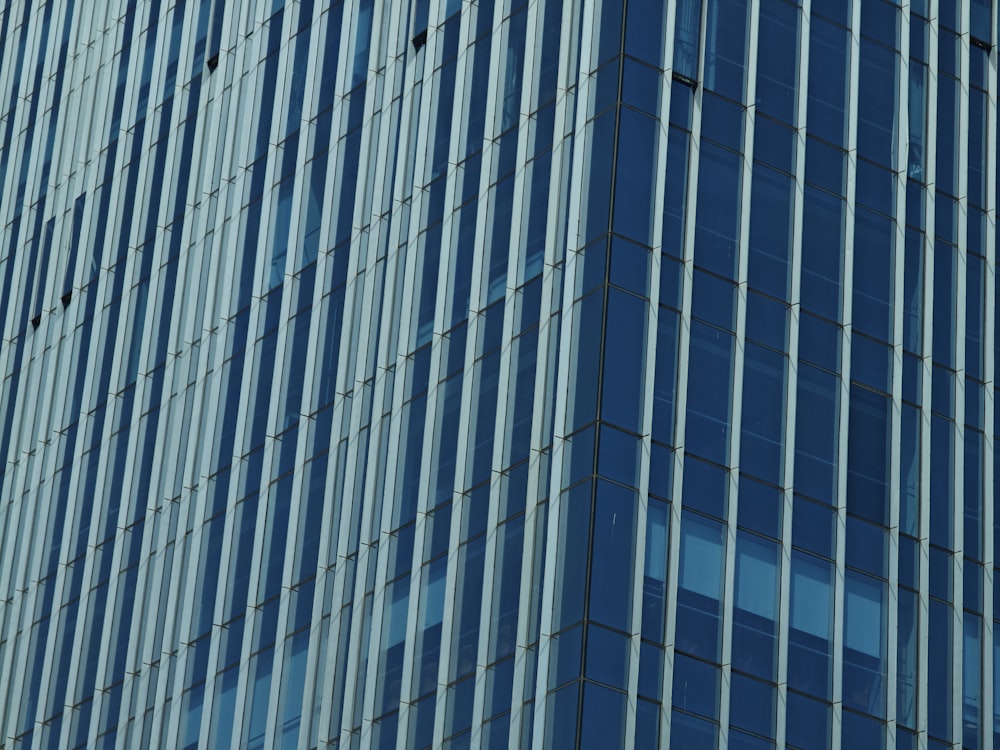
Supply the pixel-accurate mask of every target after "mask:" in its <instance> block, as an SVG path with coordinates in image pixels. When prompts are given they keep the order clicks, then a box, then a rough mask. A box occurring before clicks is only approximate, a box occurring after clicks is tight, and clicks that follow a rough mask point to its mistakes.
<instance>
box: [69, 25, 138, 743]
mask: <svg viewBox="0 0 1000 750" xmlns="http://www.w3.org/2000/svg"><path fill="white" fill-rule="evenodd" d="M118 28H119V29H120V24H119V26H118ZM129 64H130V66H131V65H134V64H135V59H133V58H130V61H129ZM104 72H105V75H104V76H99V77H98V78H99V79H103V80H108V79H110V78H111V76H112V74H116V73H117V68H116V67H113V66H110V65H109V66H107V67H106V68H105V71H104ZM99 83H100V80H98V81H95V85H99ZM109 114H110V112H108V113H107V114H106V115H105V116H109ZM95 115H96V112H95ZM119 145H121V144H119ZM100 173H101V170H100V163H99V160H98V162H97V163H95V164H94V167H93V168H92V169H90V170H89V174H90V175H91V176H92V177H93V180H94V185H93V186H92V188H91V189H93V187H96V180H97V179H99V175H100ZM88 182H90V180H88ZM93 205H94V204H93V201H88V202H87V203H86V204H85V214H84V216H85V225H89V221H87V218H88V217H89V215H91V214H92V213H93ZM114 230H115V222H114V221H113V219H112V217H111V216H110V213H109V221H108V229H107V231H108V232H109V233H113V232H114ZM95 241H101V239H100V238H95ZM81 242H83V239H81ZM86 260H87V259H86V257H85V253H84V254H81V256H80V258H79V259H78V264H79V267H81V268H82V267H83V266H84V265H85V264H86ZM109 282H111V279H110V278H109V277H108V274H99V275H98V278H97V282H96V284H97V288H96V290H91V292H90V293H91V294H102V293H103V295H104V296H105V297H106V296H107V293H108V289H109V288H108V284H109ZM81 314H82V311H81ZM103 324H104V320H103V316H102V315H101V313H100V310H97V311H95V318H94V321H93V322H92V323H91V325H98V326H100V325H103ZM102 348H103V346H102V341H101V337H100V335H97V336H94V337H92V338H91V341H90V351H91V355H90V356H89V357H88V361H93V360H94V358H95V355H97V354H98V353H99V352H100V351H101V349H102ZM93 383H94V378H93V375H91V376H90V377H88V379H87V385H88V386H90V387H89V388H86V389H85V393H84V398H83V401H82V403H84V404H86V403H87V402H88V398H87V394H86V391H89V390H91V389H92V387H93ZM71 416H72V415H71ZM81 419H82V420H85V419H86V416H85V415H81ZM85 448H86V434H85V432H84V434H82V435H79V436H78V438H77V443H76V447H75V448H74V460H73V461H72V462H71V464H70V465H71V466H74V467H79V466H80V465H81V463H82V456H83V455H84V452H85ZM95 470H96V469H95ZM74 475H75V476H74V478H73V479H72V480H71V483H70V491H69V496H70V498H73V497H77V496H78V494H77V493H78V492H79V489H80V474H79V472H74ZM99 511H100V508H99V507H96V508H94V513H95V514H96V513H98V512H99ZM75 528H76V527H75V524H67V525H66V527H65V529H64V543H63V549H67V548H68V542H69V541H70V540H72V538H73V532H74V531H75ZM92 533H96V529H94V532H92ZM65 554H66V553H64V555H65ZM120 558H121V553H120V550H119V551H117V552H115V557H114V558H113V563H112V569H113V570H117V569H118V568H117V567H115V564H114V560H118V561H119V567H120ZM94 562H95V561H94V556H92V555H89V556H87V557H86V558H85V560H84V563H83V564H84V572H83V577H84V583H85V585H84V589H83V591H82V592H81V596H80V604H79V607H80V614H79V615H78V618H77V624H76V634H75V636H74V640H75V641H76V642H78V643H83V642H84V640H85V639H84V636H85V634H86V632H87V626H88V618H87V611H88V605H89V604H90V593H91V589H90V585H93V584H95V583H97V582H96V581H95V580H94V576H95V569H94ZM88 581H89V582H90V584H87V582H88ZM116 584H117V579H116V580H115V581H114V583H113V582H112V581H109V582H108V584H107V585H108V592H109V600H108V601H109V605H108V606H109V607H110V606H113V604H111V602H114V599H113V598H110V597H112V596H113V595H114V591H116ZM107 627H108V624H107V623H106V622H105V626H104V628H102V629H103V630H104V631H105V632H106V628H107ZM102 643H103V644H104V646H103V648H102V651H105V650H106V649H107V647H108V638H106V637H105V638H104V639H103V640H102ZM82 653H83V651H82V649H77V650H74V656H73V663H72V664H71V665H70V671H69V676H68V680H67V685H68V686H71V685H73V684H75V683H76V680H77V679H78V671H79V669H80V657H81V656H82ZM104 661H106V655H105V659H104ZM87 687H88V686H84V690H85V691H86V689H87ZM94 687H95V692H94V697H93V700H94V704H93V705H94V706H97V701H98V700H99V699H98V693H99V692H100V691H99V690H97V689H96V685H95V686H94ZM71 691H72V688H71V687H67V698H69V696H70V694H71ZM91 710H92V711H93V706H92V709H91ZM91 715H92V716H93V713H91ZM98 715H99V714H98ZM94 723H96V722H95V721H94V720H92V724H94ZM70 724H71V722H68V721H67V722H64V723H63V726H62V731H61V734H60V744H61V745H63V746H66V745H68V743H69V732H70Z"/></svg>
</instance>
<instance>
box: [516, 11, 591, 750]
mask: <svg viewBox="0 0 1000 750" xmlns="http://www.w3.org/2000/svg"><path fill="white" fill-rule="evenodd" d="M562 11H563V12H562V32H563V33H562V36H561V39H560V62H559V64H560V71H561V72H562V73H563V75H562V76H561V79H562V80H565V78H566V75H567V72H566V70H565V66H566V61H567V60H571V59H573V58H572V55H571V54H570V52H571V50H572V48H573V44H572V41H573V39H574V37H575V33H574V32H575V20H576V18H577V15H576V13H575V12H573V10H572V9H571V10H570V11H569V12H567V10H566V8H563V9H562ZM544 13H545V8H544V7H543V8H542V9H541V10H539V9H538V7H537V6H533V7H530V8H529V17H528V28H527V31H526V39H532V38H534V39H535V40H536V44H535V45H531V44H526V45H525V50H526V62H525V68H526V69H530V70H532V71H533V75H532V80H533V81H534V80H536V79H537V75H538V72H537V66H535V65H534V53H535V51H536V50H537V49H538V44H539V43H540V38H541V37H542V36H543V34H542V22H541V21H540V20H539V17H541V18H543V19H544ZM529 62H530V63H531V65H530V67H529ZM570 72H571V73H573V74H574V75H575V74H576V72H575V71H570ZM534 98H535V94H534V91H531V90H530V89H529V90H526V91H525V92H523V94H522V109H528V110H530V109H531V108H532V102H533V101H534ZM574 102H575V100H574V99H573V98H572V97H571V96H566V95H564V96H562V97H559V96H558V94H557V98H556V102H555V105H554V108H555V120H556V121H558V122H560V123H561V124H562V125H563V126H564V125H565V119H566V111H567V109H569V108H570V107H572V106H573V104H574ZM563 132H564V127H562V128H561V127H558V126H554V129H553V144H552V151H551V153H552V159H551V165H550V168H549V177H548V179H549V186H550V188H549V200H548V207H547V208H548V210H547V217H548V218H547V221H546V242H545V249H544V253H545V262H544V270H543V276H542V289H541V300H540V304H539V309H540V315H539V323H538V353H537V359H536V368H535V383H534V393H535V408H534V414H533V415H532V426H531V442H530V446H531V448H530V453H529V463H528V492H527V497H528V498H532V497H538V495H539V494H540V493H542V492H545V493H546V494H548V495H549V498H548V507H549V508H551V507H552V495H551V492H549V491H547V488H545V487H544V486H543V484H544V483H545V482H546V480H547V477H546V476H545V475H544V473H543V471H544V469H545V467H546V466H548V467H549V470H550V471H549V475H550V476H549V477H548V481H549V483H550V485H551V475H552V474H553V473H556V470H555V467H553V466H552V463H551V461H552V454H553V452H554V450H555V443H557V442H558V440H555V439H554V440H553V444H552V445H549V446H548V451H547V456H546V457H543V456H544V455H545V454H543V453H542V452H541V451H543V450H544V449H545V447H546V441H547V438H548V434H547V432H546V430H545V422H546V418H547V415H548V413H549V410H550V399H552V398H556V399H558V396H557V394H556V393H555V392H553V393H552V394H549V393H548V392H547V388H548V383H549V373H550V371H551V370H552V368H553V367H556V366H558V361H559V355H558V353H556V356H555V361H550V352H551V350H552V346H551V344H550V341H551V340H553V339H554V338H555V337H556V336H558V333H559V328H557V327H556V326H557V325H560V324H561V321H562V317H560V319H559V322H558V323H553V322H552V321H553V319H554V316H551V315H549V311H550V310H551V309H552V305H553V297H554V296H555V295H556V294H558V289H557V284H558V283H560V282H561V281H562V279H563V278H564V277H563V276H562V275H561V274H559V273H557V272H556V271H555V270H554V266H555V265H556V264H557V263H558V262H560V261H561V260H562V259H563V257H564V255H563V252H564V251H562V249H561V245H560V239H562V237H561V235H562V226H563V222H564V218H563V217H564V213H563V206H561V205H560V204H561V202H562V201H561V198H562V193H561V191H560V188H561V186H562V185H563V184H564V179H563V173H564V171H565V166H568V163H567V164H566V165H565V166H564V164H563V162H564V161H566V160H567V159H568V158H569V157H567V156H566V155H565V146H564V145H563V144H564V143H565V139H564V138H563V137H562V133H563ZM520 161H521V159H519V162H520ZM553 185H554V186H555V188H556V189H555V190H553V189H552V186H553ZM528 189H529V190H530V187H529V188H528ZM563 270H565V269H563ZM561 312H565V310H561ZM554 431H555V430H554V429H553V432H554ZM536 446H538V447H537V448H536ZM536 451H538V452H539V455H537V456H535V455H531V454H533V453H535V452H536ZM540 505H541V504H540V503H537V504H534V505H532V504H530V503H529V504H527V506H526V508H525V520H524V543H523V549H522V562H521V585H520V595H519V597H518V599H519V606H518V623H517V636H516V644H517V645H516V647H515V656H514V659H515V662H514V682H513V691H512V695H511V712H510V729H509V737H510V738H512V739H513V738H517V739H516V740H514V741H520V738H522V737H523V736H524V729H523V721H524V719H523V705H524V700H525V696H526V693H527V695H529V696H531V697H532V698H533V699H534V702H535V705H536V706H538V705H540V704H543V703H544V702H545V700H546V698H545V696H544V694H538V693H536V692H534V691H532V686H531V685H530V684H528V682H527V678H528V668H527V662H528V660H529V659H532V658H533V659H534V660H535V664H536V666H535V669H536V672H537V670H538V669H539V664H538V659H539V652H540V646H541V642H542V641H543V640H544V639H543V637H542V635H541V632H537V633H536V634H535V635H536V637H537V638H538V643H537V644H536V645H535V649H534V651H535V654H534V656H533V657H532V656H530V655H528V654H527V653H525V654H524V655H521V654H519V653H518V651H520V650H522V649H524V650H527V649H528V647H529V646H530V644H529V643H528V638H529V634H530V633H531V628H532V618H533V616H534V613H535V611H536V610H537V609H539V608H543V604H542V601H541V599H544V596H545V594H544V591H543V590H542V589H541V588H540V589H539V590H538V592H537V593H538V596H539V598H540V600H539V601H537V602H533V601H532V600H533V595H534V593H533V589H534V576H535V571H536V570H537V569H539V566H541V569H542V570H543V574H544V565H545V559H546V558H547V557H551V556H552V555H553V554H554V552H555V551H554V550H552V549H546V550H543V557H542V559H541V560H536V559H535V558H536V550H535V547H536V544H537V541H536V540H538V539H540V538H543V536H542V535H543V534H546V533H547V532H548V522H549V520H550V519H551V516H550V515H548V514H546V515H545V517H544V519H542V520H540V519H539V510H538V508H539V507H540ZM543 522H544V523H545V527H543V526H542V523H543ZM557 528H558V527H557ZM533 604H534V606H532V605H533Z"/></svg>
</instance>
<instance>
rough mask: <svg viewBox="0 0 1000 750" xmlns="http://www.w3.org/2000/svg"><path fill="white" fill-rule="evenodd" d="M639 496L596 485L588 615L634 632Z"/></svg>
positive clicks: (612, 485) (618, 489)
mask: <svg viewBox="0 0 1000 750" xmlns="http://www.w3.org/2000/svg"><path fill="white" fill-rule="evenodd" d="M637 501H638V498H637V497H636V493H635V492H633V491H631V490H626V489H624V488H622V487H619V486H617V485H614V484H611V483H609V482H598V483H597V500H596V504H595V506H594V526H593V539H592V542H591V544H592V549H591V554H590V599H589V614H590V618H591V619H592V620H594V621H597V622H600V623H602V624H605V625H609V626H611V627H614V628H617V629H619V630H623V631H625V632H631V627H632V576H633V570H634V568H635V565H634V564H633V560H634V554H635V514H636V505H637Z"/></svg>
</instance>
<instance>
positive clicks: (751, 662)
mask: <svg viewBox="0 0 1000 750" xmlns="http://www.w3.org/2000/svg"><path fill="white" fill-rule="evenodd" d="M778 552H779V550H778V545H777V543H775V542H770V541H767V540H764V539H760V538H759V537H756V536H754V535H753V534H746V533H740V534H739V535H738V536H737V539H736V593H735V598H734V602H733V644H732V649H733V651H732V659H733V669H738V670H740V671H742V672H746V673H748V674H752V675H756V676H758V677H761V678H763V679H766V680H773V679H774V678H775V676H776V675H775V671H776V669H777V661H776V660H777V614H778V613H777V610H778V587H779V580H778ZM734 679H735V675H734ZM734 684H735V683H734ZM734 689H735V688H734ZM747 690H748V692H749V691H750V687H749V686H748V688H747ZM734 702H735V700H734ZM773 720H774V718H773V709H772V713H771V719H770V721H769V723H768V724H767V725H766V726H768V727H770V728H769V729H768V730H766V731H761V729H760V727H759V726H756V725H752V724H750V723H748V721H749V720H748V721H747V722H744V723H741V724H739V726H741V727H743V728H744V729H750V730H752V731H759V733H761V734H768V735H769V736H773Z"/></svg>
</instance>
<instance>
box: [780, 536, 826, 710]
mask: <svg viewBox="0 0 1000 750" xmlns="http://www.w3.org/2000/svg"><path fill="white" fill-rule="evenodd" d="M833 574H834V570H833V565H832V563H829V562H826V561H825V560H821V559H819V558H817V557H813V556H812V555H807V554H805V553H802V552H797V551H794V552H793V553H792V591H791V625H790V628H789V635H788V686H789V687H790V688H794V689H795V690H801V691H802V692H805V693H809V694H810V695H815V696H817V697H820V698H823V699H825V700H829V699H830V691H831V687H832V677H833V654H832V649H833V645H832V643H831V638H832V637H833Z"/></svg>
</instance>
